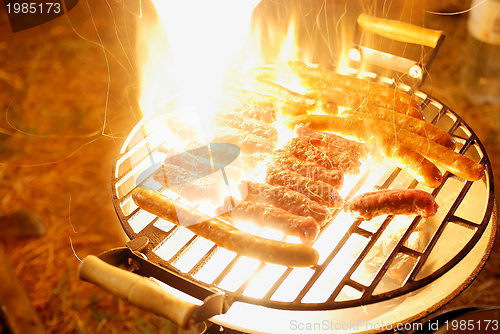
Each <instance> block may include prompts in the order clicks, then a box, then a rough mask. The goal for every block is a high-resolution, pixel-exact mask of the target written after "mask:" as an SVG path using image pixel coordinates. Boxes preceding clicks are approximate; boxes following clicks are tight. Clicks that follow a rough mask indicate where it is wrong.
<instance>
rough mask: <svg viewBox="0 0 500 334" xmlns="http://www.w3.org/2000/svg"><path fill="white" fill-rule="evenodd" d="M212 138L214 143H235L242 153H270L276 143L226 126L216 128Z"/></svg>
mask: <svg viewBox="0 0 500 334" xmlns="http://www.w3.org/2000/svg"><path fill="white" fill-rule="evenodd" d="M212 140H213V142H216V143H231V144H235V145H237V146H239V147H240V149H241V150H242V151H243V152H244V153H271V152H272V151H273V150H274V147H275V146H276V143H275V142H273V141H272V140H270V139H268V138H264V137H261V136H257V135H254V134H252V133H249V132H247V131H242V130H239V129H235V128H231V127H228V126H223V127H220V128H219V129H217V131H216V132H215V134H214V136H213V139H212Z"/></svg>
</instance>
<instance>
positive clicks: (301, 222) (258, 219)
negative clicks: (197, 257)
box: [216, 197, 320, 243]
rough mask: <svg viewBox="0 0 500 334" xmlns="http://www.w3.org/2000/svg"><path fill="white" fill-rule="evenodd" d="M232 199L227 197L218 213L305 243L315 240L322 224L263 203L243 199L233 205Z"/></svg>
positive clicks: (310, 218)
mask: <svg viewBox="0 0 500 334" xmlns="http://www.w3.org/2000/svg"><path fill="white" fill-rule="evenodd" d="M232 203H234V200H232V199H231V198H230V197H226V198H225V200H224V204H223V206H222V207H221V208H219V210H217V211H216V213H217V214H219V213H225V214H224V217H225V216H228V215H229V216H230V217H232V218H234V219H236V220H243V221H251V222H253V223H254V224H256V225H257V226H259V227H269V228H272V229H275V230H278V231H281V232H283V233H285V234H287V235H292V236H296V237H299V238H300V240H301V241H302V242H303V243H311V242H313V241H314V240H315V239H316V237H317V236H318V233H319V228H320V225H319V223H318V222H317V221H316V220H315V219H314V218H312V217H304V216H298V215H295V214H293V213H291V212H288V211H286V210H283V209H281V208H277V207H275V206H271V205H266V204H262V203H256V202H249V201H243V202H241V203H239V204H238V205H236V206H235V207H232Z"/></svg>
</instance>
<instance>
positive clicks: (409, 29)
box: [358, 14, 443, 48]
mask: <svg viewBox="0 0 500 334" xmlns="http://www.w3.org/2000/svg"><path fill="white" fill-rule="evenodd" d="M358 24H359V26H360V27H361V28H362V29H364V30H367V31H370V32H372V33H374V34H377V35H379V36H382V37H386V38H390V39H392V40H395V41H398V42H406V43H412V44H420V45H425V46H428V47H431V48H435V47H436V46H437V45H438V42H439V39H440V38H441V36H443V32H442V31H441V30H432V29H428V28H424V27H419V26H416V25H413V24H409V23H404V22H400V21H394V20H387V19H381V18H377V17H373V16H369V15H366V14H360V15H359V16H358Z"/></svg>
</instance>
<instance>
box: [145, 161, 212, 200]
mask: <svg viewBox="0 0 500 334" xmlns="http://www.w3.org/2000/svg"><path fill="white" fill-rule="evenodd" d="M153 179H154V180H155V181H156V182H158V183H160V184H161V185H162V186H164V187H165V188H167V189H170V190H172V191H175V192H176V193H178V194H179V195H182V196H183V197H184V198H186V199H187V200H188V201H200V200H207V199H214V198H218V197H219V196H221V194H222V192H221V190H222V189H221V187H220V184H218V182H217V180H216V179H215V178H213V177H210V176H205V177H203V178H202V177H201V175H200V174H198V173H195V172H191V171H189V170H187V169H185V168H182V167H180V166H176V165H173V164H170V163H164V164H163V165H162V166H161V167H160V168H158V169H157V170H156V171H155V173H154V174H153Z"/></svg>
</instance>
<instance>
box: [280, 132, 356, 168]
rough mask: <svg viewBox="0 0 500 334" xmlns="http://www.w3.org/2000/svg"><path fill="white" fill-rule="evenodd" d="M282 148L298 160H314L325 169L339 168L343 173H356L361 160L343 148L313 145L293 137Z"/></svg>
mask: <svg viewBox="0 0 500 334" xmlns="http://www.w3.org/2000/svg"><path fill="white" fill-rule="evenodd" d="M283 149H284V150H287V151H289V152H290V153H291V154H293V155H294V156H296V157H297V158H299V159H300V160H304V161H309V162H314V163H316V164H318V165H321V166H323V167H324V168H326V169H335V170H340V171H342V172H345V173H352V174H355V173H358V172H359V168H360V166H361V162H360V161H359V159H358V158H357V157H356V155H353V154H351V152H349V151H346V150H344V149H343V148H335V147H329V149H326V148H325V147H321V146H314V145H313V144H311V143H308V142H305V141H303V140H302V139H300V138H293V139H292V140H290V141H289V142H287V143H286V144H285V145H284V146H283Z"/></svg>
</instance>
